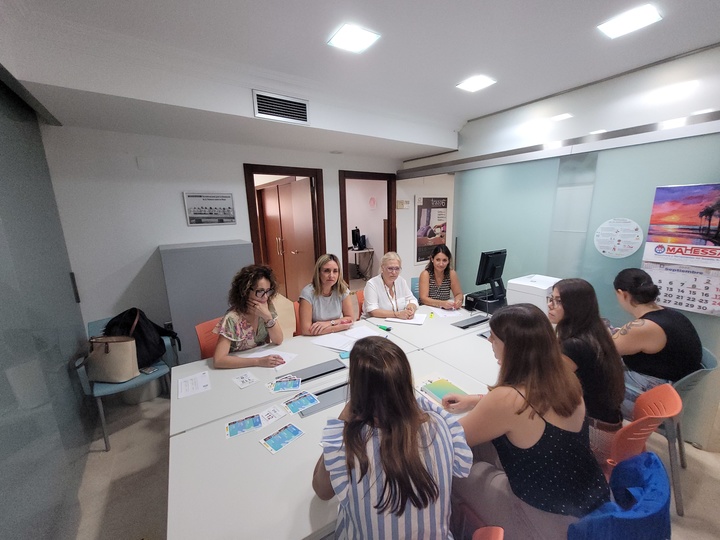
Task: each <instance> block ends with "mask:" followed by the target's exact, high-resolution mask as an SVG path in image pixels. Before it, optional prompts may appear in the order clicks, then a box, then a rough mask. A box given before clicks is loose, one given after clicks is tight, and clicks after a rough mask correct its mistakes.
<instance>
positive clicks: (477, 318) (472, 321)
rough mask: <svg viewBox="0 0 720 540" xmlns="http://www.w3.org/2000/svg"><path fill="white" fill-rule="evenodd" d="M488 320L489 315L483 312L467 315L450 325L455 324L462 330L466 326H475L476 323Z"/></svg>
mask: <svg viewBox="0 0 720 540" xmlns="http://www.w3.org/2000/svg"><path fill="white" fill-rule="evenodd" d="M489 320H490V317H488V316H487V315H485V314H484V313H483V314H481V315H473V316H472V317H468V318H467V319H463V320H462V321H458V322H454V323H452V325H453V326H457V327H458V328H462V329H463V330H464V329H466V328H471V327H473V326H477V325H478V324H482V323H484V322H486V321H489Z"/></svg>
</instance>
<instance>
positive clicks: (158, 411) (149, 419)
mask: <svg viewBox="0 0 720 540" xmlns="http://www.w3.org/2000/svg"><path fill="white" fill-rule="evenodd" d="M106 412H107V418H108V429H109V432H110V444H111V445H112V448H111V450H110V452H104V444H103V440H102V434H101V432H100V429H99V428H98V430H97V432H96V437H97V440H96V441H95V442H94V443H93V444H92V446H91V453H90V456H89V458H88V461H87V466H86V468H85V474H84V475H83V480H82V485H81V487H80V491H79V493H78V499H79V501H80V507H81V517H80V524H79V529H78V534H77V538H78V539H81V540H95V539H123V540H141V539H142V540H160V539H163V538H165V536H166V531H167V524H166V519H167V485H168V457H169V454H168V449H169V444H168V430H169V422H170V402H169V400H168V399H167V398H163V397H159V398H156V399H154V400H152V401H148V402H144V403H140V404H139V405H132V406H130V405H125V404H124V403H122V402H120V401H117V402H114V403H108V404H107V406H106ZM648 449H649V450H651V451H653V452H656V453H657V454H658V455H659V456H660V457H661V459H662V460H663V461H664V462H665V463H666V464H668V461H667V442H666V441H665V439H664V438H662V437H661V436H660V435H657V434H654V435H653V436H652V437H651V439H650V442H649V444H648ZM686 449H687V457H688V468H687V469H686V470H683V471H682V472H681V477H682V488H683V495H684V499H685V516H684V517H679V516H678V515H677V514H676V513H675V506H674V503H673V505H672V506H671V517H672V525H673V531H672V533H673V539H674V540H711V539H712V540H715V539H717V538H718V537H720V512H718V510H717V502H718V501H720V454H716V453H709V452H703V451H701V450H698V449H696V448H693V447H692V446H691V445H686ZM208 496H210V495H208ZM173 540H175V539H173ZM182 540H184V539H182Z"/></svg>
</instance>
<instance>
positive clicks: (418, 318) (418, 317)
mask: <svg viewBox="0 0 720 540" xmlns="http://www.w3.org/2000/svg"><path fill="white" fill-rule="evenodd" d="M426 317H427V315H425V314H424V313H416V314H415V316H414V317H413V318H412V319H396V318H395V317H388V318H387V319H385V320H386V321H387V322H394V323H403V324H415V325H418V326H420V325H421V324H422V323H424V322H425V318H426Z"/></svg>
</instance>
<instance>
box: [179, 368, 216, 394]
mask: <svg viewBox="0 0 720 540" xmlns="http://www.w3.org/2000/svg"><path fill="white" fill-rule="evenodd" d="M207 390H210V374H209V373H208V372H207V371H201V372H200V373H196V374H195V375H190V376H189V377H183V378H182V379H179V380H178V399H180V398H184V397H187V396H192V395H194V394H199V393H200V392H205V391H207Z"/></svg>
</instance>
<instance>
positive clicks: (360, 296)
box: [355, 289, 365, 321]
mask: <svg viewBox="0 0 720 540" xmlns="http://www.w3.org/2000/svg"><path fill="white" fill-rule="evenodd" d="M355 298H356V299H357V303H358V316H357V320H358V321H359V320H360V317H362V314H363V303H364V302H365V291H364V290H362V289H360V290H359V291H355Z"/></svg>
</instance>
